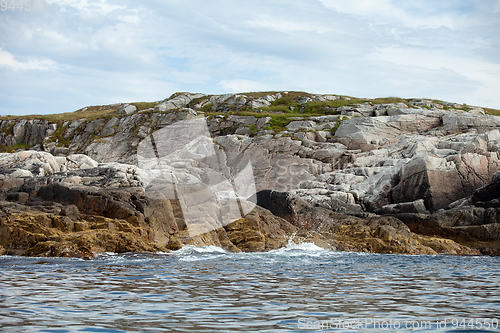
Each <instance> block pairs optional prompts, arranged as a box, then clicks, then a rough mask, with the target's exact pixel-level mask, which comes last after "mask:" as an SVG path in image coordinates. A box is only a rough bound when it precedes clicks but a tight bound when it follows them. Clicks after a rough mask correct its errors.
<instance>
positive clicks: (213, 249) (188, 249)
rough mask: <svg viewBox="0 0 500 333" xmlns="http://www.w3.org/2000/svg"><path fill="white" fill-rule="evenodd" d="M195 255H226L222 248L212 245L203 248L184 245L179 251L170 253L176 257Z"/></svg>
mask: <svg viewBox="0 0 500 333" xmlns="http://www.w3.org/2000/svg"><path fill="white" fill-rule="evenodd" d="M196 253H226V251H225V250H224V249H223V248H221V247H218V246H214V245H210V246H203V247H200V246H194V245H185V246H183V247H182V248H181V249H180V250H177V251H173V252H172V254H177V255H186V254H196Z"/></svg>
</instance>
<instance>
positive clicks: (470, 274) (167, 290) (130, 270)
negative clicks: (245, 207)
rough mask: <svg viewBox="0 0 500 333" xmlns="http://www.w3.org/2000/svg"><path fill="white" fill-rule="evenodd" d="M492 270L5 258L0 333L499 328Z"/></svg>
mask: <svg viewBox="0 0 500 333" xmlns="http://www.w3.org/2000/svg"><path fill="white" fill-rule="evenodd" d="M499 264H500V258H493V257H456V256H403V255H380V254H362V253H347V252H334V251H327V250H323V249H320V248H318V247H316V246H315V245H313V244H301V245H290V246H289V247H287V248H285V249H281V250H276V251H271V252H268V253H238V254H232V253H226V252H224V251H223V250H222V249H220V248H216V247H207V248H194V247H185V248H183V249H182V250H179V251H177V252H174V253H172V254H125V255H113V254H104V255H100V256H98V257H97V258H96V259H93V260H90V261H85V260H79V259H67V258H25V257H11V256H2V257H0V273H1V283H0V329H1V331H4V332H16V331H22V332H125V331H127V332H187V331H192V332H220V331H222V332H240V331H252V332H314V331H318V329H319V330H321V329H323V330H322V331H323V332H325V331H334V332H379V331H384V332H389V331H392V332H396V331H424V330H425V331H434V332H448V331H457V332H460V331H461V332H485V331H500V328H498V327H499V326H498V320H500V265H499ZM465 319H467V321H465ZM470 319H472V320H473V321H472V322H471V321H470ZM445 320H446V323H445V322H444V321H445ZM398 324H399V326H396V325H398ZM480 324H481V327H482V329H480ZM487 324H489V327H490V330H485V329H484V328H485V326H486V325H487ZM339 327H340V328H339ZM493 328H496V329H493Z"/></svg>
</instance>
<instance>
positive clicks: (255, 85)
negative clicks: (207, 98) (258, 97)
mask: <svg viewBox="0 0 500 333" xmlns="http://www.w3.org/2000/svg"><path fill="white" fill-rule="evenodd" d="M219 85H220V86H221V87H222V89H224V90H225V91H227V92H232V93H235V92H250V91H265V90H272V89H270V87H269V86H268V85H266V84H264V83H262V82H257V81H252V80H245V79H232V80H222V81H220V82H219Z"/></svg>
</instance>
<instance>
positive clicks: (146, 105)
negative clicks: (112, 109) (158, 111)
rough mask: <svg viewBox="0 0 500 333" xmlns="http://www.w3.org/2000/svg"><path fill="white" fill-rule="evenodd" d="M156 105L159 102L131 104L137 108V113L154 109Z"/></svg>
mask: <svg viewBox="0 0 500 333" xmlns="http://www.w3.org/2000/svg"><path fill="white" fill-rule="evenodd" d="M158 104H159V102H135V103H131V105H135V107H136V108H137V111H142V110H146V109H150V108H154V107H155V106H156V105H158Z"/></svg>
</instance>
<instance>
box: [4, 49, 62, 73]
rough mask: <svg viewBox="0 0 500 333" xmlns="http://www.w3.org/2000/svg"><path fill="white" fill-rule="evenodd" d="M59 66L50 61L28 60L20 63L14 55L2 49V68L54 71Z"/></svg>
mask: <svg viewBox="0 0 500 333" xmlns="http://www.w3.org/2000/svg"><path fill="white" fill-rule="evenodd" d="M56 65H57V64H56V63H55V62H54V61H52V60H50V59H27V60H26V61H18V60H17V59H16V58H15V57H14V56H13V55H12V54H10V53H9V52H7V51H4V50H2V49H1V48H0V66H5V67H8V68H11V69H13V70H15V71H19V70H30V69H35V70H42V71H47V70H52V69H55V68H56V67H57V66H56Z"/></svg>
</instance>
